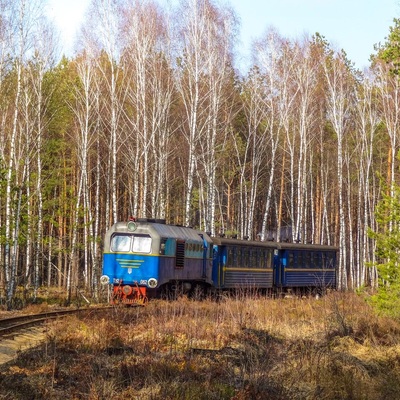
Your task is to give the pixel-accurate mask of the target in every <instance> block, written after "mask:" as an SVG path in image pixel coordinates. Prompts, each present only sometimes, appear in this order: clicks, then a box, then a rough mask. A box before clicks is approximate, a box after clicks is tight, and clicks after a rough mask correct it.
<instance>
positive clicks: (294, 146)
mask: <svg viewBox="0 0 400 400" xmlns="http://www.w3.org/2000/svg"><path fill="white" fill-rule="evenodd" d="M41 3H42V2H41V1H39V0H2V1H0V7H1V9H0V44H1V46H0V135H1V138H0V260H1V261H0V263H1V265H0V299H1V301H5V302H8V303H9V304H11V302H12V299H13V298H14V297H15V296H16V294H17V292H18V291H19V290H21V288H22V290H24V291H30V292H32V293H33V296H35V295H36V293H37V291H38V289H39V288H40V287H54V286H55V287H59V288H60V289H62V290H65V291H71V290H75V288H78V289H79V290H84V291H85V292H86V293H89V294H90V295H91V296H93V298H96V296H97V293H98V291H99V287H100V285H99V277H100V276H101V267H102V247H103V244H102V238H103V236H104V233H105V231H106V230H107V229H108V228H109V227H110V226H111V225H112V224H113V223H115V222H116V221H121V220H126V219H128V218H129V217H131V216H136V217H149V218H150V217H151V218H165V219H166V220H167V222H169V223H173V224H182V225H186V226H193V227H198V228H200V229H202V230H205V231H209V232H211V233H212V234H213V235H219V234H224V235H226V236H229V235H237V236H238V237H239V238H245V237H247V238H250V239H253V240H278V241H284V240H287V241H300V242H304V243H322V244H332V245H336V246H338V247H339V248H340V257H339V284H340V288H341V289H343V290H355V289H359V288H362V287H371V288H374V287H376V286H377V285H378V281H379V280H378V278H379V274H378V268H377V264H379V262H380V258H382V257H384V254H383V253H382V252H379V251H377V237H378V235H379V234H387V233H388V232H391V231H392V230H394V229H395V228H396V223H394V222H393V221H392V220H390V218H389V219H388V218H386V219H385V218H383V216H384V215H385V212H384V211H382V210H381V213H380V214H379V213H378V214H379V215H381V217H380V218H379V217H377V209H379V207H381V209H382V204H388V200H387V199H389V200H390V199H394V198H395V197H396V193H397V195H398V191H397V186H396V182H398V179H399V176H398V167H399V159H398V157H397V152H398V149H399V138H400V137H399V134H400V119H399V116H400V81H399V78H398V68H399V65H400V64H399V63H400V54H399V50H398V49H399V42H400V38H399V35H400V21H399V20H397V19H394V20H393V21H394V22H393V27H388V37H387V39H386V40H387V41H386V43H384V44H382V45H379V46H378V45H377V46H376V47H375V54H373V55H371V64H370V66H369V68H368V69H367V70H364V71H360V70H358V69H356V68H355V67H354V64H353V63H352V62H351V60H349V59H348V58H347V55H346V52H345V50H342V49H341V50H337V49H335V48H333V47H332V45H331V44H330V43H329V42H328V41H327V40H326V39H325V38H324V36H323V32H321V33H314V34H312V35H304V36H302V37H299V38H296V39H288V38H285V37H283V36H282V35H281V34H280V33H279V32H278V31H277V30H276V29H274V28H272V27H271V28H268V27H266V30H265V33H264V34H263V35H262V36H261V37H259V38H258V39H257V40H255V41H254V42H253V43H252V57H251V67H249V68H248V70H247V71H245V72H243V71H240V70H239V68H238V67H237V64H238V49H237V38H238V32H239V23H238V16H237V15H236V14H235V12H234V10H233V9H232V8H231V7H230V6H229V4H228V5H227V4H226V3H225V2H222V1H218V0H214V1H213V0H182V1H181V2H180V3H179V5H178V6H177V7H176V8H173V9H166V8H164V7H162V6H161V5H160V4H159V3H158V2H157V1H156V0H147V1H140V0H92V2H91V4H90V9H89V13H88V17H87V18H86V20H85V21H84V23H83V24H82V27H81V29H80V31H79V33H78V37H77V42H76V51H75V53H74V56H73V57H66V56H62V52H61V56H60V49H59V41H58V39H57V33H56V30H55V27H54V26H53V25H52V24H51V23H50V21H49V20H48V19H47V18H46V15H45V13H44V11H43V9H42V8H41ZM372 45H373V44H371V46H372ZM385 199H386V200H385ZM385 201H386V202H385ZM389 203H390V201H389ZM371 232H372V233H371Z"/></svg>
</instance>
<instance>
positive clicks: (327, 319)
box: [0, 293, 400, 400]
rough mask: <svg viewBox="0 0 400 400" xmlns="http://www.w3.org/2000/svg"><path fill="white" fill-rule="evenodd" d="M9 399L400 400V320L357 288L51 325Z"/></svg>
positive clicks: (4, 394) (157, 305)
mask: <svg viewBox="0 0 400 400" xmlns="http://www.w3.org/2000/svg"><path fill="white" fill-rule="evenodd" d="M0 382H1V384H0V399H21V400H22V399H23V400H27V399H57V400H58V399H93V400H94V399H113V400H114V399H143V400H144V399H146V400H147V399H149V400H150V399H151V400H156V399H157V400H158V399H160V400H161V399H163V400H164V399H188V400H189V399H204V400H206V399H207V400H209V399H218V400H219V399H236V400H239V399H243V400H244V399H246V400H247V399H249V400H250V399H285V400H286V399H290V400H291V399H357V400H360V399H374V400H375V399H385V400H390V399H399V398H400V323H399V322H398V321H395V320H392V319H389V318H386V317H381V316H378V315H377V314H376V313H375V312H374V311H373V310H372V308H371V307H370V306H369V305H368V304H367V303H366V301H365V300H364V299H363V298H362V297H360V296H357V295H355V294H350V293H330V294H329V295H327V296H325V297H323V298H321V299H319V300H316V299H312V298H307V299H301V298H286V299H270V298H265V297H257V296H250V295H244V294H243V295H237V296H235V297H230V298H228V297H226V298H222V299H221V300H220V301H218V302H216V301H211V300H206V301H193V300H188V299H187V298H181V299H179V300H177V301H171V302H167V301H152V302H150V303H149V304H148V306H147V307H144V308H115V309H113V310H112V311H110V312H108V313H107V314H104V315H100V316H99V315H98V314H97V315H93V316H91V317H87V318H85V319H78V318H76V317H70V318H68V319H63V320H61V321H58V322H55V323H52V325H50V327H49V331H48V336H47V339H46V342H45V343H44V344H43V345H42V346H41V347H40V348H37V349H35V350H32V351H30V352H29V353H23V354H21V355H20V356H19V357H18V359H17V360H16V362H15V364H13V365H9V366H7V367H6V368H3V370H2V371H1V375H0Z"/></svg>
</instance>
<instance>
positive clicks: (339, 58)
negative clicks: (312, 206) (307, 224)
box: [323, 51, 354, 289]
mask: <svg viewBox="0 0 400 400" xmlns="http://www.w3.org/2000/svg"><path fill="white" fill-rule="evenodd" d="M329 53H330V54H328V55H327V57H326V58H325V59H324V63H323V68H324V71H325V79H326V85H327V87H326V102H327V118H328V121H329V122H330V123H331V124H332V128H333V130H334V131H335V133H336V137H337V166H336V168H337V193H338V203H339V204H338V207H339V210H338V213H339V247H340V253H339V254H340V255H339V263H338V264H339V274H338V282H339V287H340V288H342V289H345V288H347V285H348V280H347V278H348V273H347V272H348V271H347V265H346V263H347V247H348V243H347V236H346V210H345V201H344V189H345V186H344V170H343V165H344V154H345V153H344V151H345V150H344V145H345V143H344V142H345V139H346V134H347V133H348V128H349V122H350V116H351V109H352V106H353V103H352V99H354V89H353V88H354V80H353V79H352V75H351V71H350V70H349V66H348V63H347V60H346V57H345V55H344V54H343V52H340V53H334V52H332V51H330V52H329Z"/></svg>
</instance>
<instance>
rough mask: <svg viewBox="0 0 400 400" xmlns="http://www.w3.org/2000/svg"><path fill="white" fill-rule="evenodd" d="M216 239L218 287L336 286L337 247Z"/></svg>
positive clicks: (314, 288)
mask: <svg viewBox="0 0 400 400" xmlns="http://www.w3.org/2000/svg"><path fill="white" fill-rule="evenodd" d="M213 243H214V260H213V283H214V286H215V287H216V288H218V289H238V288H242V289H244V288H248V289H251V288H255V289H268V290H270V291H271V292H288V291H294V292H298V293H306V292H314V293H318V292H324V291H325V290H326V289H328V288H336V283H337V281H336V256H337V251H338V249H337V248H336V247H333V246H325V245H313V244H300V243H286V242H279V243H277V242H257V241H246V240H237V239H227V238H213Z"/></svg>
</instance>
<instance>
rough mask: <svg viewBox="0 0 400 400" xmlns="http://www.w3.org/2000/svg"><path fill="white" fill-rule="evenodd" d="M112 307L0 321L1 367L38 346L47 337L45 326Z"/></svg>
mask: <svg viewBox="0 0 400 400" xmlns="http://www.w3.org/2000/svg"><path fill="white" fill-rule="evenodd" d="M110 308H111V307H93V308H80V309H73V310H58V311H49V312H44V313H39V314H31V315H21V316H16V317H10V318H3V319H0V366H1V365H2V364H6V363H8V362H10V361H12V360H13V359H14V358H15V356H16V355H17V354H18V352H20V351H24V350H26V349H28V348H31V347H34V346H35V345H38V344H39V343H40V342H41V341H42V340H44V337H45V330H44V329H43V327H42V326H43V325H44V324H45V323H46V322H48V321H49V320H53V319H57V318H62V317H66V316H68V315H73V314H80V313H89V312H98V311H106V310H108V309H110Z"/></svg>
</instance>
